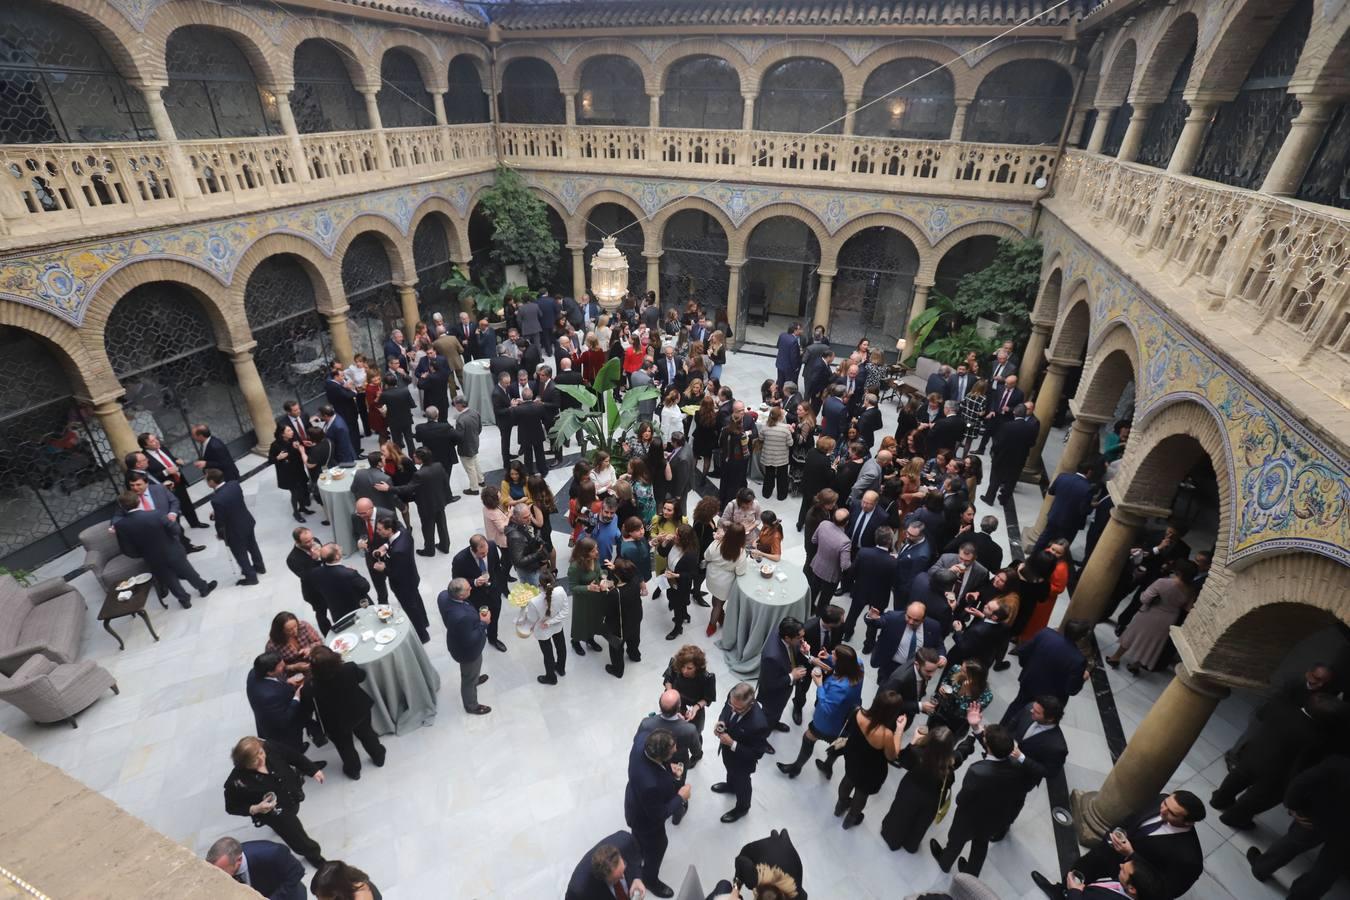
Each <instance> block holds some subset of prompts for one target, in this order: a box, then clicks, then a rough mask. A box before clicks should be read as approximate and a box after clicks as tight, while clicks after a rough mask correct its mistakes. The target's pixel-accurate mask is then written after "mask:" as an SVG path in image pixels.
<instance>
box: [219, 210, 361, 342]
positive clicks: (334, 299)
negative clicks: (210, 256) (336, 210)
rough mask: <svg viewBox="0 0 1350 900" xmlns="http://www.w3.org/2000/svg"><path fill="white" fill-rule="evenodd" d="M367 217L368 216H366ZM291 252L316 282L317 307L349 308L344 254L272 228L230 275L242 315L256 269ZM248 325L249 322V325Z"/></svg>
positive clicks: (326, 310)
mask: <svg viewBox="0 0 1350 900" xmlns="http://www.w3.org/2000/svg"><path fill="white" fill-rule="evenodd" d="M363 218H364V217H363ZM279 253H287V254H290V255H291V256H294V257H296V258H298V259H299V260H300V265H301V267H303V268H304V270H305V273H306V274H307V275H309V280H310V282H311V283H312V284H313V285H314V300H315V307H316V308H317V309H318V311H319V312H320V313H324V314H329V313H339V312H344V311H346V309H347V297H346V294H344V293H343V290H342V275H341V270H340V268H339V266H340V263H339V262H338V261H337V260H340V259H341V257H337V258H336V259H331V258H329V257H328V256H325V255H324V253H323V252H322V251H321V250H320V249H319V248H318V247H316V246H315V245H314V244H312V243H310V242H309V241H307V240H305V239H304V238H302V237H299V236H298V235H294V234H286V233H284V232H275V231H274V232H272V233H271V234H266V235H264V236H262V237H261V238H259V239H258V240H256V241H254V243H253V245H252V246H250V247H249V248H248V250H247V251H245V253H244V255H243V256H242V257H241V258H240V260H239V264H238V265H237V266H235V269H234V275H233V276H232V277H231V279H230V298H231V302H232V304H233V306H234V308H235V309H237V310H238V315H239V316H240V317H241V320H242V321H245V322H246V321H247V320H243V319H242V317H243V315H244V291H245V289H246V288H247V287H248V280H249V278H250V276H252V275H253V270H254V269H256V268H258V265H259V264H260V263H261V262H262V261H263V260H265V259H267V258H268V257H271V256H276V255H277V254H279ZM245 327H247V325H245Z"/></svg>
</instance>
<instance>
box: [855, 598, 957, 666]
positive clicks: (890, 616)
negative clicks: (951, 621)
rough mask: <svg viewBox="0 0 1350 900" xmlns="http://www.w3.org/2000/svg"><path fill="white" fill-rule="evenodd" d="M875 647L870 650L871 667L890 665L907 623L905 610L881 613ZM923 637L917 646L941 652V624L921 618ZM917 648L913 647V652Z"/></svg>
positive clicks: (898, 647) (906, 628) (907, 626)
mask: <svg viewBox="0 0 1350 900" xmlns="http://www.w3.org/2000/svg"><path fill="white" fill-rule="evenodd" d="M878 626H879V627H878V631H877V643H876V648H875V649H874V650H873V651H872V668H874V669H881V668H886V667H889V666H891V665H892V664H893V663H892V660H893V659H894V658H895V654H896V651H898V650H899V649H900V641H901V638H903V637H904V634H905V632H906V631H907V630H908V628H909V625H908V623H906V622H905V611H904V610H903V609H893V610H891V611H890V612H888V613H886V614H885V615H883V616H882V617H881V619H880V621H879V623H878ZM922 630H923V639H922V641H921V642H920V644H919V647H932V648H933V649H934V650H936V651H937V652H938V653H942V652H943V649H944V648H943V643H942V626H941V625H939V624H938V623H937V622H934V621H933V620H932V619H924V620H923V629H922ZM917 651H918V648H917V647H916V648H915V652H917Z"/></svg>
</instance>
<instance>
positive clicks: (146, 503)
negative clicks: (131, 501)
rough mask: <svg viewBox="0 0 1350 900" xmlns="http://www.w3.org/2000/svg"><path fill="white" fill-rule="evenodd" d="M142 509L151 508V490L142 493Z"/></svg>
mask: <svg viewBox="0 0 1350 900" xmlns="http://www.w3.org/2000/svg"><path fill="white" fill-rule="evenodd" d="M141 509H151V506H150V496H149V492H147V493H144V494H141Z"/></svg>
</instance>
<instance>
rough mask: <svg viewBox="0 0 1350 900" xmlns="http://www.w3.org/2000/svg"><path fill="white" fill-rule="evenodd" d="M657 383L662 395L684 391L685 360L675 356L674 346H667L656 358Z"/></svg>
mask: <svg viewBox="0 0 1350 900" xmlns="http://www.w3.org/2000/svg"><path fill="white" fill-rule="evenodd" d="M656 383H657V384H659V385H660V386H661V393H662V394H664V393H665V392H666V391H670V390H676V391H682V390H684V386H685V375H684V360H683V359H681V358H680V357H678V356H676V355H675V345H674V344H666V345H665V346H664V347H663V348H662V349H661V355H660V356H658V357H657V358H656Z"/></svg>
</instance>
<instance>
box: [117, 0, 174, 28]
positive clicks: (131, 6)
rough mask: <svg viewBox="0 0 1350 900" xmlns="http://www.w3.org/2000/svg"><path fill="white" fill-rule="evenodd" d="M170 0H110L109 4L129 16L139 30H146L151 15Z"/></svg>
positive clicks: (129, 19) (133, 25)
mask: <svg viewBox="0 0 1350 900" xmlns="http://www.w3.org/2000/svg"><path fill="white" fill-rule="evenodd" d="M168 2H169V0H108V5H109V6H111V7H112V8H113V9H115V10H117V11H118V12H120V13H121V14H122V15H124V16H126V17H127V21H128V22H130V23H131V24H132V27H134V28H135V29H136V30H137V31H144V30H145V26H146V24H147V23H148V22H149V21H150V16H151V15H152V14H153V13H154V11H155V10H157V9H159V8H160V7H161V6H163V5H164V4H165V3H168Z"/></svg>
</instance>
